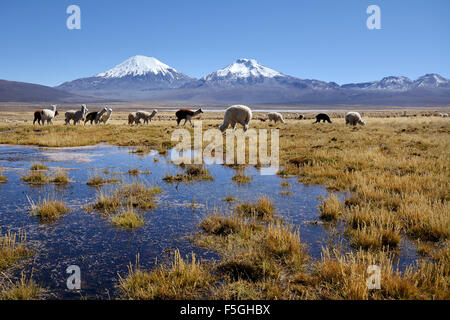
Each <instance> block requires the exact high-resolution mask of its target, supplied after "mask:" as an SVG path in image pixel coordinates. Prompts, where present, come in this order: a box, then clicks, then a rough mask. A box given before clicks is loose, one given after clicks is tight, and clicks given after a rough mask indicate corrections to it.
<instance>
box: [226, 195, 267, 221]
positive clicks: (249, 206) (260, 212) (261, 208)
mask: <svg viewBox="0 0 450 320" xmlns="http://www.w3.org/2000/svg"><path fill="white" fill-rule="evenodd" d="M235 210H236V213H238V214H239V215H241V216H244V217H250V218H257V219H260V220H262V221H270V220H272V219H273V216H274V213H275V210H274V207H273V203H272V200H270V199H269V198H268V197H265V196H264V197H260V198H259V199H257V200H256V202H255V203H247V202H244V203H241V204H239V205H237V206H236V209H235Z"/></svg>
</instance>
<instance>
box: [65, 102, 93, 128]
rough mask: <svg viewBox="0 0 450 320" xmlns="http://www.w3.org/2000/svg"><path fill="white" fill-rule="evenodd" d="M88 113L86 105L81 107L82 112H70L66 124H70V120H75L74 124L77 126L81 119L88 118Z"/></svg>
mask: <svg viewBox="0 0 450 320" xmlns="http://www.w3.org/2000/svg"><path fill="white" fill-rule="evenodd" d="M87 112H88V109H87V108H86V105H85V104H83V105H81V110H78V111H75V110H69V111H67V112H66V114H65V116H66V124H69V123H70V120H73V124H74V125H76V124H77V123H78V122H80V120H81V119H84V117H85V116H86V113H87Z"/></svg>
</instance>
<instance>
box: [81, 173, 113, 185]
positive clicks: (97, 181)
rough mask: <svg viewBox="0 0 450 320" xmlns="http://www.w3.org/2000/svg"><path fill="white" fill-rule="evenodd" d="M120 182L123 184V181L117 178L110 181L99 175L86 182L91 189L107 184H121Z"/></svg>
mask: <svg viewBox="0 0 450 320" xmlns="http://www.w3.org/2000/svg"><path fill="white" fill-rule="evenodd" d="M119 182H121V180H120V179H117V178H111V179H108V178H103V177H101V176H99V175H96V176H93V177H92V178H90V179H89V180H88V181H87V182H86V184H87V185H88V186H91V187H98V186H102V185H104V184H106V183H119Z"/></svg>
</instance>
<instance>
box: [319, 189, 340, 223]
mask: <svg viewBox="0 0 450 320" xmlns="http://www.w3.org/2000/svg"><path fill="white" fill-rule="evenodd" d="M319 210H320V218H321V219H323V220H326V221H337V220H338V219H339V217H340V216H341V215H342V213H343V211H344V206H343V203H342V202H341V201H340V200H339V198H338V197H337V196H336V195H335V194H334V193H330V194H329V195H328V198H327V199H324V200H323V201H322V203H321V204H320V205H319Z"/></svg>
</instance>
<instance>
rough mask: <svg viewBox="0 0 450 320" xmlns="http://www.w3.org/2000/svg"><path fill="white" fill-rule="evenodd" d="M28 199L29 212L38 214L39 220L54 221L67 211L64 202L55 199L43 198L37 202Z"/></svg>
mask: <svg viewBox="0 0 450 320" xmlns="http://www.w3.org/2000/svg"><path fill="white" fill-rule="evenodd" d="M29 201H30V214H31V215H34V216H38V217H39V219H40V221H41V222H54V221H56V220H57V219H58V218H60V217H61V216H62V215H63V214H64V213H67V212H69V208H67V207H66V205H65V204H64V202H62V201H60V200H56V199H50V198H44V199H43V200H40V201H39V202H38V203H37V204H35V203H34V202H32V201H31V200H29Z"/></svg>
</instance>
